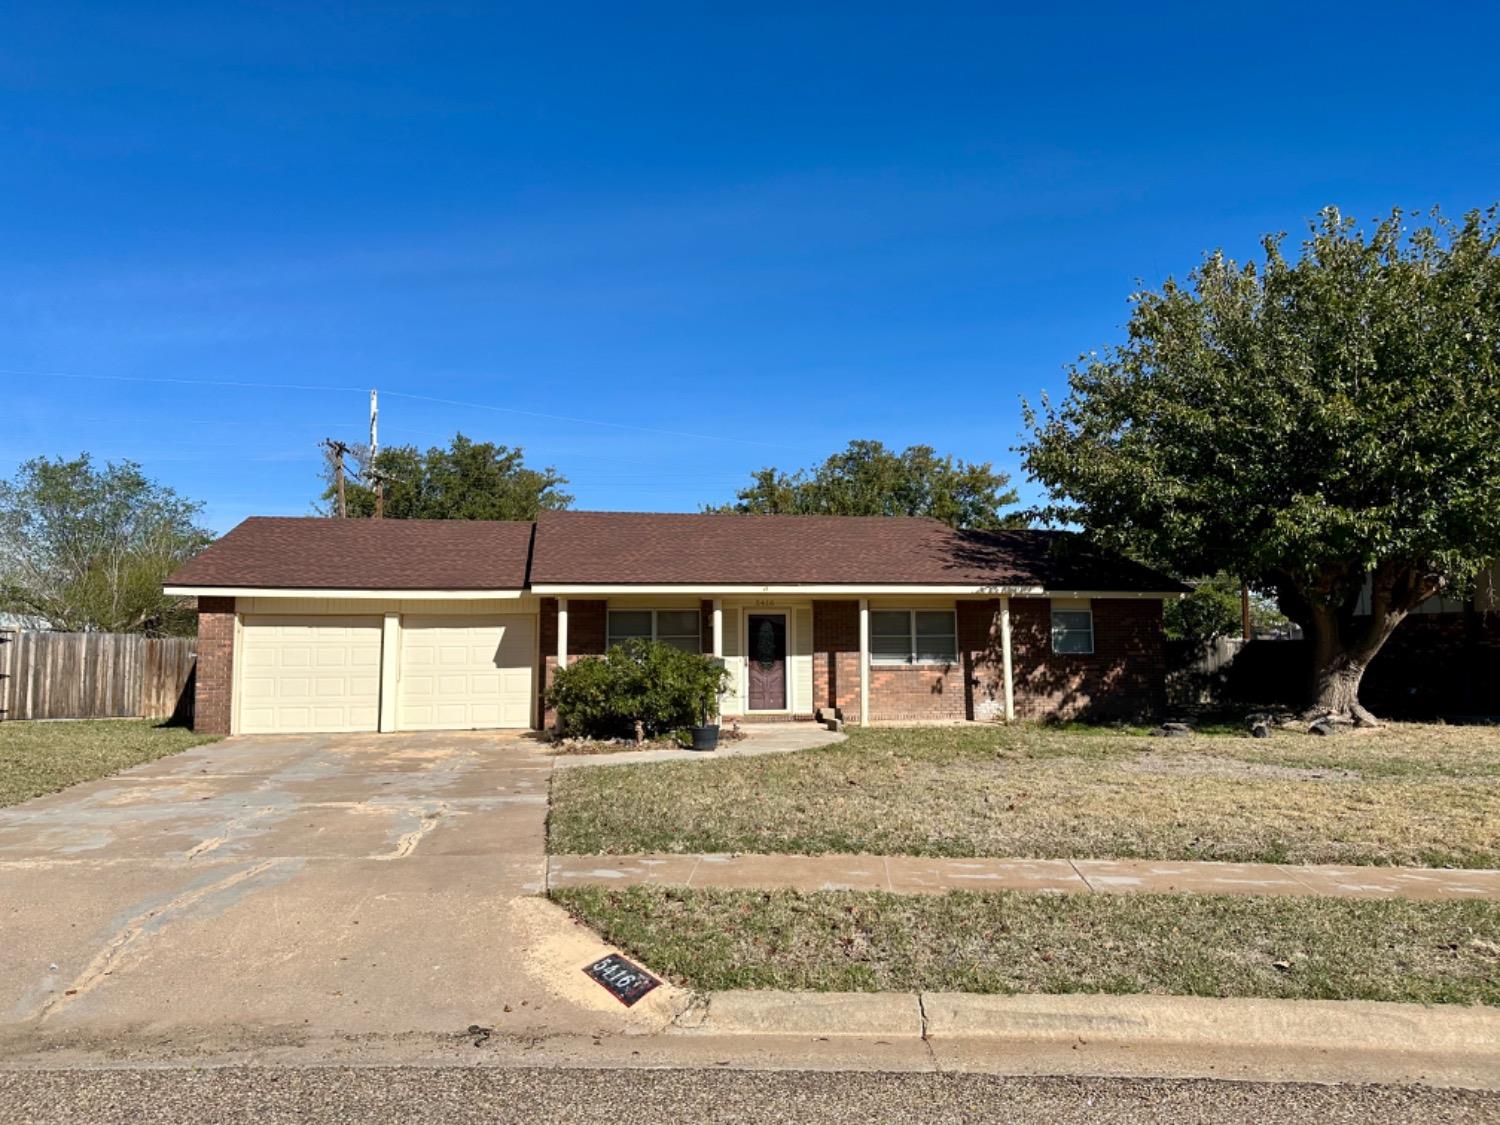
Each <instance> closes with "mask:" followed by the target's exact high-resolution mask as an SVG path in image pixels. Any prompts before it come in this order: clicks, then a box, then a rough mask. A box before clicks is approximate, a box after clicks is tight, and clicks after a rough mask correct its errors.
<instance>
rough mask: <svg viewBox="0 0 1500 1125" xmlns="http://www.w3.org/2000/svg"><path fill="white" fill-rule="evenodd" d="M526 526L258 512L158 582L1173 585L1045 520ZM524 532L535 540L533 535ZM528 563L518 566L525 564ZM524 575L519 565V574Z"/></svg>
mask: <svg viewBox="0 0 1500 1125" xmlns="http://www.w3.org/2000/svg"><path fill="white" fill-rule="evenodd" d="M535 528H536V530H535V535H534V536H533V532H532V525H531V524H529V523H514V522H496V521H485V520H363V519H349V520H340V519H326V518H320V517H308V518H283V517H271V516H259V517H254V518H252V519H248V520H246V521H245V522H244V523H242V524H240V525H239V526H238V527H236V528H235V529H234V530H233V531H231V532H229V534H227V535H225V536H224V537H223V538H222V539H220V540H219V541H218V542H216V543H214V544H213V546H211V547H209V548H208V549H207V550H206V551H204V552H203V553H202V554H200V555H198V556H197V557H196V558H194V559H192V560H191V561H189V562H188V563H186V564H185V565H184V566H182V567H181V568H180V569H179V570H178V571H177V572H176V573H175V574H173V575H172V576H171V577H170V578H168V579H167V585H169V586H234V587H241V588H249V587H264V588H270V589H278V588H286V589H352V590H518V589H523V588H525V587H526V586H527V585H528V583H530V584H536V585H542V586H570V585H576V586H589V585H593V586H632V585H633V586H646V585H684V586H713V585H723V586H773V585H788V586H798V585H804V586H813V585H819V586H823V585H827V586H844V585H851V586H977V587H983V586H1023V587H1041V588H1043V589H1046V590H1091V591H1121V592H1132V591H1134V592H1162V591H1171V590H1181V589H1185V587H1183V586H1181V585H1179V584H1178V583H1176V582H1174V581H1172V580H1171V579H1169V578H1167V577H1166V576H1164V575H1161V574H1158V573H1156V572H1154V571H1151V570H1148V569H1146V568H1145V567H1142V566H1137V565H1136V564H1134V563H1131V562H1129V561H1127V560H1125V559H1122V558H1120V557H1118V556H1116V555H1111V554H1109V553H1107V552H1104V551H1101V550H1099V549H1098V548H1096V547H1094V546H1092V545H1091V544H1089V543H1088V541H1087V540H1085V539H1084V538H1083V537H1082V536H1079V535H1075V534H1070V533H1067V532H1057V531H993V532H974V531H968V532H966V531H954V530H953V529H952V528H950V527H948V526H947V525H946V524H943V523H939V522H938V521H937V520H930V519H905V518H891V517H882V516H872V517H851V516H721V515H685V514H678V513H659V512H543V513H542V514H541V516H540V518H539V519H538V520H537V523H536V525H535ZM533 539H534V542H533ZM528 562H529V571H528ZM528 575H529V576H528Z"/></svg>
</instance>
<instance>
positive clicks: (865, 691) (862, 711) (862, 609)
mask: <svg viewBox="0 0 1500 1125" xmlns="http://www.w3.org/2000/svg"><path fill="white" fill-rule="evenodd" d="M859 725H860V726H862V727H865V726H869V725H870V599H869V598H860V599H859Z"/></svg>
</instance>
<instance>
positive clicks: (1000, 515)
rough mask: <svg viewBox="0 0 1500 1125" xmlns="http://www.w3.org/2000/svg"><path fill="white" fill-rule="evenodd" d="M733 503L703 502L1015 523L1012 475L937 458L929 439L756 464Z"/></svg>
mask: <svg viewBox="0 0 1500 1125" xmlns="http://www.w3.org/2000/svg"><path fill="white" fill-rule="evenodd" d="M751 479H752V481H753V483H752V484H751V485H750V486H749V487H748V488H744V489H741V490H740V492H739V493H738V497H737V499H736V500H735V501H734V502H733V503H731V504H723V505H720V506H718V507H712V508H709V509H707V510H708V511H717V512H741V513H747V514H758V515H766V514H773V515H799V516H802V515H825V516H933V517H935V518H937V519H940V520H942V521H943V522H944V523H947V524H951V525H952V526H954V527H965V528H995V527H1010V526H1015V525H1016V523H1017V517H1016V516H1014V515H1008V514H1006V513H1005V512H1004V511H1003V509H1005V508H1006V507H1008V506H1009V505H1012V504H1014V503H1015V502H1016V493H1015V490H1014V489H1012V488H1011V487H1010V477H1008V476H1007V475H1006V474H1005V473H1003V472H997V471H996V470H995V469H994V468H993V467H992V466H991V465H990V463H989V462H984V463H974V462H967V461H958V460H955V459H954V458H953V457H946V456H944V457H940V456H939V455H938V454H937V452H936V451H935V450H934V449H933V448H932V446H930V445H913V446H909V447H908V448H906V449H904V450H901V451H900V452H899V453H898V452H897V451H895V450H893V449H887V448H886V447H885V446H884V445H883V444H881V443H880V442H878V441H851V442H850V443H849V447H848V448H847V449H845V450H844V451H843V452H841V453H835V454H834V455H833V456H831V457H829V458H828V459H827V460H826V461H824V462H823V463H822V464H820V465H816V466H814V467H813V468H811V469H798V470H796V471H795V472H790V473H787V472H783V471H782V470H780V469H761V470H760V471H759V472H756V473H752V474H751Z"/></svg>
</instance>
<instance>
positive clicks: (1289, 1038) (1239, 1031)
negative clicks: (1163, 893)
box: [922, 992, 1500, 1058]
mask: <svg viewBox="0 0 1500 1125" xmlns="http://www.w3.org/2000/svg"><path fill="white" fill-rule="evenodd" d="M922 1008H923V1011H924V1012H925V1014H926V1031H927V1038H928V1039H929V1040H931V1041H934V1042H940V1041H942V1040H946V1039H975V1038H984V1039H992V1040H1025V1041H1028V1042H1036V1041H1038V1040H1044V1041H1045V1040H1050V1041H1054V1042H1056V1041H1066V1040H1076V1039H1082V1040H1084V1041H1087V1042H1095V1043H1114V1044H1142V1045H1146V1044H1150V1045H1167V1044H1183V1045H1192V1046H1205V1047H1240V1048H1244V1049H1247V1050H1254V1049H1260V1048H1271V1049H1276V1050H1288V1049H1291V1050H1298V1049H1308V1050H1316V1049H1322V1048H1326V1047H1330V1046H1336V1047H1338V1048H1339V1049H1341V1050H1346V1051H1399V1052H1441V1053H1445V1054H1451V1053H1454V1052H1459V1053H1464V1054H1480V1055H1485V1056H1487V1057H1489V1058H1496V1057H1500V1009H1496V1008H1485V1007H1478V1006H1475V1007H1468V1006H1461V1005H1457V1004H1445V1005H1437V1006H1425V1005H1421V1004H1392V1003H1383V1002H1378V1001H1368V1000H1250V999H1241V998H1226V999H1219V998H1214V997H1204V996H1099V995H1085V994H1071V995H1057V996H1034V995H1028V996H981V995H974V994H968V993H953V992H942V993H932V992H929V993H925V994H924V995H923V996H922Z"/></svg>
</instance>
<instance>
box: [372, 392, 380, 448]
mask: <svg viewBox="0 0 1500 1125" xmlns="http://www.w3.org/2000/svg"><path fill="white" fill-rule="evenodd" d="M379 421H380V392H379V391H377V390H375V388H373V387H371V388H370V457H371V459H373V458H374V456H375V454H377V453H379V452H380V436H379V434H378V433H377V429H376V423H378V422H379Z"/></svg>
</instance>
